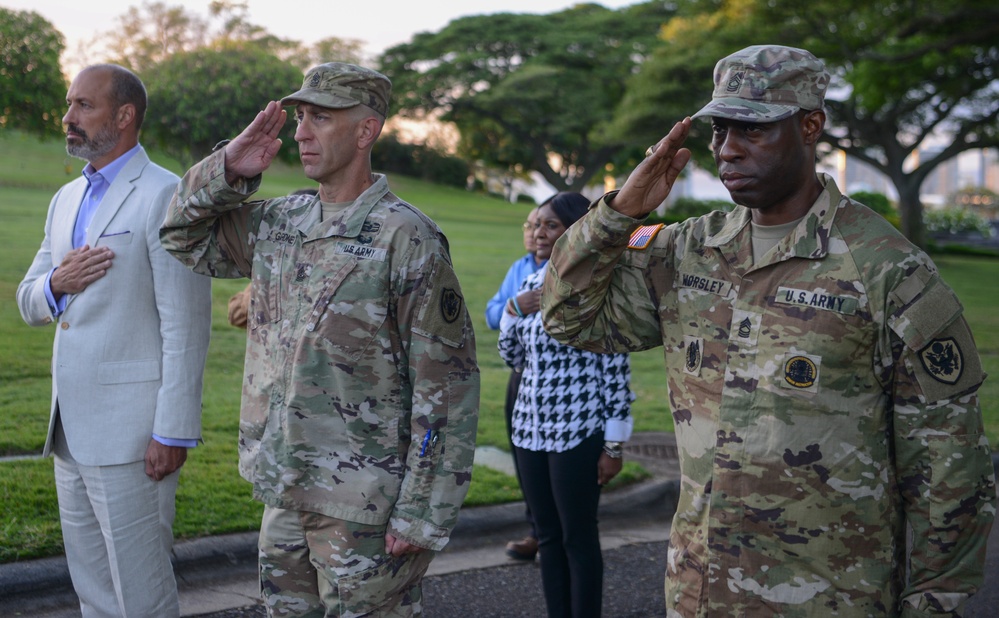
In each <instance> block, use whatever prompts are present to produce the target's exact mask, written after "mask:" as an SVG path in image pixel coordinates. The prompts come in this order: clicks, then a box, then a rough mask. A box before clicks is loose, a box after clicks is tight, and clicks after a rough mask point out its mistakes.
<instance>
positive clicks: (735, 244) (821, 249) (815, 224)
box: [704, 174, 843, 266]
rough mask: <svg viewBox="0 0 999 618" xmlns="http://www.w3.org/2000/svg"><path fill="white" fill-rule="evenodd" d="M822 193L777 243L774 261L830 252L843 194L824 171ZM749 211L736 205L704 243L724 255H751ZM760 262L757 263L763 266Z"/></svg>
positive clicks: (818, 257)
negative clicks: (833, 230) (720, 226)
mask: <svg viewBox="0 0 999 618" xmlns="http://www.w3.org/2000/svg"><path fill="white" fill-rule="evenodd" d="M818 178H819V182H820V183H821V184H822V187H823V188H822V193H820V194H819V197H818V198H817V199H816V200H815V202H814V203H813V204H812V207H811V208H809V209H808V212H807V213H805V216H804V217H802V219H801V221H800V222H799V223H798V225H797V226H796V227H795V228H794V230H792V231H791V233H790V234H789V235H787V236H786V237H784V238H783V239H782V240H781V241H780V242H779V243H778V244H777V250H776V251H775V252H774V255H775V256H777V257H776V260H777V261H783V260H788V259H791V258H795V257H799V258H805V259H816V260H817V259H821V258H823V257H825V256H826V254H828V253H829V237H830V234H831V231H832V227H833V221H834V219H835V215H836V210H837V209H838V207H839V204H840V201H841V200H842V198H843V195H842V194H841V193H840V191H839V187H837V186H836V182H835V181H834V180H833V179H832V177H830V176H828V175H827V174H819V175H818ZM750 219H751V215H750V210H749V209H748V208H746V207H744V206H736V208H735V209H734V210H733V211H732V212H731V213H729V215H728V216H727V217H726V221H725V224H724V225H723V226H722V228H721V230H719V231H718V233H717V234H712V235H711V236H709V237H708V238H707V239H706V240H705V242H704V244H705V246H707V247H717V248H719V249H721V250H722V251H723V252H724V253H726V254H731V255H733V256H734V255H743V254H745V253H746V252H747V251H748V255H750V256H751V255H752V248H751V247H750V246H749V244H750V236H749V222H750ZM762 265H763V264H759V265H757V266H762Z"/></svg>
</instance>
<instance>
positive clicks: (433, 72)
mask: <svg viewBox="0 0 999 618" xmlns="http://www.w3.org/2000/svg"><path fill="white" fill-rule="evenodd" d="M671 15H672V10H671V8H670V6H669V5H668V3H663V2H647V3H644V4H638V5H633V6H630V7H626V8H623V9H620V10H617V11H613V10H610V9H607V8H605V7H602V6H599V5H596V4H579V5H576V6H574V7H572V8H570V9H567V10H565V11H561V12H558V13H553V14H550V15H533V14H513V13H499V14H493V15H477V16H472V17H463V18H460V19H456V20H454V21H452V22H451V23H449V24H448V25H447V26H446V27H445V28H444V29H443V30H441V31H440V32H436V33H430V32H425V33H420V34H417V35H416V36H415V37H413V39H412V41H411V42H409V43H404V44H402V45H398V46H396V47H393V48H391V49H389V50H387V51H386V52H385V53H384V54H383V55H382V56H381V58H380V60H379V64H380V67H381V70H382V71H383V72H384V73H385V74H386V75H388V76H389V77H390V78H391V79H392V82H393V92H394V94H393V98H394V100H395V104H394V106H395V107H396V108H397V109H398V112H399V113H400V114H401V115H402V116H404V117H410V118H438V117H439V118H440V119H441V120H444V121H447V122H453V123H454V124H455V125H456V126H457V127H458V129H459V130H460V132H461V135H462V138H461V148H462V150H463V154H465V155H466V156H469V157H470V158H475V159H478V160H482V161H485V162H486V163H488V164H492V165H496V166H500V167H502V168H504V169H527V170H536V171H538V172H540V173H541V174H542V175H543V176H544V177H545V179H546V180H547V181H548V182H549V183H551V184H552V185H553V186H554V187H556V188H557V189H558V190H578V189H580V188H582V187H583V186H584V185H585V184H586V183H587V181H588V180H589V179H590V178H591V177H592V176H593V175H594V174H595V173H597V172H599V171H600V170H602V169H603V168H604V166H605V165H606V164H607V163H609V162H611V161H612V160H613V159H614V157H615V156H616V155H618V154H619V153H620V152H621V151H622V149H623V146H622V145H621V144H605V143H601V142H600V140H598V139H596V137H597V135H598V133H599V130H600V127H601V126H602V125H603V124H605V123H606V122H607V120H608V119H609V118H610V116H611V113H612V111H613V109H614V108H615V107H616V105H617V102H618V101H619V100H620V98H621V97H622V96H623V94H624V90H625V85H626V83H627V81H628V78H629V77H630V76H631V75H632V73H634V71H635V70H636V67H637V66H638V65H639V64H640V63H641V62H642V61H643V60H644V59H645V57H646V56H647V55H648V54H649V53H650V51H651V49H652V47H654V46H655V45H656V37H657V34H658V28H659V25H660V24H661V23H663V22H664V21H665V20H666V19H667V18H668V17H670V16H671Z"/></svg>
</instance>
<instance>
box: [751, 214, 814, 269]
mask: <svg viewBox="0 0 999 618" xmlns="http://www.w3.org/2000/svg"><path fill="white" fill-rule="evenodd" d="M802 219H804V217H802ZM799 222H801V219H797V220H795V221H791V222H790V223H782V224H780V225H757V224H755V223H753V222H750V223H749V225H750V234H751V236H752V240H753V264H759V263H760V261H761V260H763V256H765V255H766V254H767V253H769V252H770V250H771V249H773V248H774V247H776V246H777V243H779V242H780V241H781V239H782V238H784V237H785V236H787V235H788V234H790V233H791V230H793V229H794V228H795V227H797V225H798V223H799Z"/></svg>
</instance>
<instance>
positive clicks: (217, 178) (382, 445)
mask: <svg viewBox="0 0 999 618" xmlns="http://www.w3.org/2000/svg"><path fill="white" fill-rule="evenodd" d="M223 157H224V151H221V152H217V153H215V154H213V155H211V156H209V157H208V158H207V159H205V160H204V161H203V162H201V163H200V164H198V165H197V166H195V167H194V168H192V169H191V170H190V171H189V172H188V173H187V174H186V175H185V177H184V179H183V180H182V181H181V184H180V186H179V188H178V192H177V195H176V196H175V197H174V201H173V203H172V204H171V205H170V210H169V212H168V214H167V219H166V222H165V223H164V227H163V230H162V232H161V239H162V241H163V244H164V246H165V247H166V249H167V250H168V251H169V252H171V253H172V254H173V255H175V256H176V257H177V258H179V259H180V260H181V261H183V262H184V263H185V264H186V265H187V266H189V267H190V268H192V269H194V270H195V271H196V272H199V273H202V274H206V275H210V276H212V277H223V278H227V277H246V276H249V277H251V286H252V289H251V301H250V315H249V324H248V329H247V330H248V341H247V349H246V361H245V362H246V366H245V370H244V371H245V375H244V381H243V401H242V410H241V418H240V436H239V459H240V465H239V469H240V474H241V475H242V476H243V477H244V478H245V479H247V480H248V481H251V482H252V483H253V486H254V496H255V497H256V498H257V499H259V500H261V501H263V502H264V503H265V504H267V505H270V506H272V507H277V508H281V509H289V510H298V511H309V512H315V513H320V514H323V515H326V516H329V517H333V518H337V519H342V520H346V521H350V522H356V523H358V524H365V525H376V526H377V525H381V526H384V525H385V524H387V525H388V530H389V532H391V533H393V534H394V535H396V536H397V537H399V538H401V539H403V540H405V541H408V542H410V543H412V544H415V545H418V546H420V547H424V548H429V549H431V550H440V549H442V548H443V547H444V545H445V544H446V543H447V541H448V536H449V534H450V531H451V529H452V528H453V526H454V525H455V523H456V521H457V517H458V509H459V507H460V505H461V503H462V501H463V500H464V497H465V494H466V492H467V491H468V483H469V480H470V478H471V469H472V458H473V454H474V446H475V430H476V423H477V418H478V401H479V400H478V397H479V372H478V367H477V365H476V361H475V341H474V336H473V332H472V326H471V322H470V320H469V317H468V313H467V311H466V307H465V305H464V302H463V299H462V296H461V290H460V288H459V285H458V280H457V278H456V276H455V273H454V271H453V269H452V265H451V262H450V256H449V254H448V247H447V241H446V239H445V238H444V235H443V233H442V232H441V231H440V229H439V228H438V227H437V226H436V224H434V223H433V221H431V220H430V219H429V218H428V217H426V216H425V215H423V214H422V213H421V212H419V211H418V210H416V209H415V208H413V207H412V206H410V205H409V204H407V203H405V202H403V201H402V200H400V199H399V198H397V197H396V196H395V195H393V194H392V193H390V192H389V190H388V183H387V180H386V179H385V177H384V176H381V175H375V182H374V184H373V186H371V187H370V188H368V189H367V190H366V191H365V192H364V193H362V194H361V195H360V196H359V197H358V198H357V199H356V200H355V201H354V203H353V204H351V205H350V206H348V207H347V208H346V209H345V210H343V211H341V212H340V213H339V214H338V215H337V216H336V217H334V218H333V219H331V220H328V221H325V222H320V203H319V201H318V199H317V198H314V197H311V196H288V197H281V198H276V199H270V200H264V201H255V202H246V203H243V202H244V200H246V199H247V198H248V196H249V195H250V194H252V193H253V192H254V191H256V189H257V188H258V187H259V183H260V177H257V178H255V179H250V180H240V181H238V182H237V183H236V184H237V186H236V187H230V186H229V185H228V184H227V183H226V181H225V171H224V158H223Z"/></svg>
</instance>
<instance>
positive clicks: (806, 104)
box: [693, 45, 829, 122]
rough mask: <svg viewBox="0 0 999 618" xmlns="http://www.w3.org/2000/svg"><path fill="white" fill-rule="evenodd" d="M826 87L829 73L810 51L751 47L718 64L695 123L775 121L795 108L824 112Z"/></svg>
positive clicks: (795, 110)
mask: <svg viewBox="0 0 999 618" xmlns="http://www.w3.org/2000/svg"><path fill="white" fill-rule="evenodd" d="M828 86H829V72H828V71H826V68H825V65H823V64H822V61H821V60H819V59H818V58H816V57H815V56H813V55H812V54H811V53H810V52H807V51H805V50H803V49H796V48H794V47H784V46H783V45H753V46H752V47H747V48H745V49H743V50H740V51H737V52H735V53H734V54H732V55H731V56H726V57H725V58H722V59H721V60H719V61H718V64H716V65H715V90H714V93H713V94H712V96H711V102H710V103H708V104H707V105H705V106H704V107H703V108H701V110H700V111H698V112H697V113H696V114H694V115H693V118H700V117H704V116H715V117H719V118H728V119H730V120H744V121H748V122H777V121H778V120H783V119H785V118H787V117H789V116H791V115H792V114H795V113H796V112H797V111H798V110H799V109H807V110H812V109H822V101H823V100H824V99H825V94H826V88H827V87H828Z"/></svg>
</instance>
